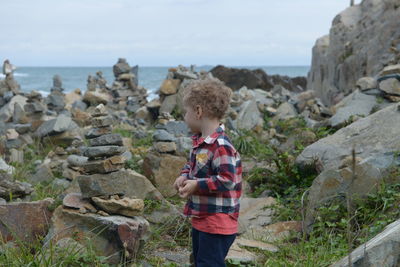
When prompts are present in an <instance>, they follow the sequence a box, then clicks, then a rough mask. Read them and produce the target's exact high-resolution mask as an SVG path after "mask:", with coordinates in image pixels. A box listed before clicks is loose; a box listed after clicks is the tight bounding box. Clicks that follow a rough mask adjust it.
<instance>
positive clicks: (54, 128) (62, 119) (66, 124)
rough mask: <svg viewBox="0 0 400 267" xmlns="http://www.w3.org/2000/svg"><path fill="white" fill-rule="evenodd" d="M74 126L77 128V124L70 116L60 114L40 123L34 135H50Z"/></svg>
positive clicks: (71, 128)
mask: <svg viewBox="0 0 400 267" xmlns="http://www.w3.org/2000/svg"><path fill="white" fill-rule="evenodd" d="M76 128H78V125H77V124H76V123H75V122H74V121H72V119H71V117H68V116H66V115H64V114H61V115H59V116H58V117H57V118H55V119H52V120H48V121H45V122H44V123H43V124H42V125H40V126H39V128H38V129H37V130H36V132H35V135H36V136H38V137H45V136H51V135H56V134H60V133H63V132H65V131H69V130H73V129H76Z"/></svg>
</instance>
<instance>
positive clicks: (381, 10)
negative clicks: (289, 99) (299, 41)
mask: <svg viewBox="0 0 400 267" xmlns="http://www.w3.org/2000/svg"><path fill="white" fill-rule="evenodd" d="M397 4H398V1H397V0H388V1H374V0H364V1H362V2H361V3H360V4H359V5H354V6H351V7H348V8H347V9H345V10H344V11H342V12H341V13H339V14H338V15H337V16H336V17H335V18H334V20H333V22H332V27H331V29H330V31H329V32H330V34H329V35H327V36H324V37H322V38H320V39H318V40H317V42H316V44H315V46H314V48H313V54H312V64H311V69H310V72H309V75H308V80H307V89H309V90H315V92H316V94H317V96H318V97H320V98H321V100H322V101H323V103H324V104H326V105H331V104H335V103H337V102H335V103H334V99H335V98H336V97H337V96H338V95H339V94H340V93H343V94H344V95H347V94H349V93H351V92H352V90H353V89H354V86H355V84H356V82H357V81H358V79H360V78H361V77H365V76H369V77H376V76H377V74H379V72H380V71H381V70H382V68H383V67H384V66H386V65H389V64H394V63H396V62H397V61H398V53H397V54H396V52H393V51H394V50H395V51H396V50H397V51H398V49H399V48H398V38H399V36H400V29H399V27H398V26H399V23H398V15H399V13H398V12H399V11H398V10H397V9H395V8H393V7H394V6H396V5H397ZM381 18H385V19H384V20H382V19H381ZM382 40H385V41H384V42H383V43H382Z"/></svg>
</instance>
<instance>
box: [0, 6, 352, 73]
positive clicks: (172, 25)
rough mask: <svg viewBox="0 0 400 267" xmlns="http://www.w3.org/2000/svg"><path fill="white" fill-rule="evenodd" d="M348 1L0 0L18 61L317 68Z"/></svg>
mask: <svg viewBox="0 0 400 267" xmlns="http://www.w3.org/2000/svg"><path fill="white" fill-rule="evenodd" d="M349 2H350V1H349V0H281V1H273V0H57V1H54V0H35V1H32V0H12V1H10V0H0V6H1V9H2V12H1V16H0V30H1V34H0V60H1V61H3V60H5V59H6V58H8V59H10V61H11V62H12V63H13V64H15V65H17V66H111V65H113V64H114V63H115V62H116V61H117V59H118V58H119V57H124V58H126V59H127V60H128V62H129V63H130V64H131V65H135V64H139V65H141V66H176V65H178V64H183V65H190V64H196V65H197V66H201V65H216V64H224V65H230V66H252V65H253V66H256V65H258V66H288V65H289V66H293V65H310V64H311V49H312V47H313V45H314V43H315V41H316V39H317V38H319V37H321V36H323V35H325V34H328V33H329V28H330V25H331V23H332V20H333V18H334V17H335V16H336V15H337V14H338V13H339V12H341V11H342V10H344V9H345V8H347V7H348V6H349ZM358 2H359V1H358Z"/></svg>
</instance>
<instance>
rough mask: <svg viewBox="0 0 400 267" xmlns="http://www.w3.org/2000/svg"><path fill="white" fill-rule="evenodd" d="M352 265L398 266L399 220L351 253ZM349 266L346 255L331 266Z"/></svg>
mask: <svg viewBox="0 0 400 267" xmlns="http://www.w3.org/2000/svg"><path fill="white" fill-rule="evenodd" d="M351 261H352V266H366V267H367V266H387V267H395V266H399V262H400V220H397V221H395V222H393V223H391V224H389V225H388V226H386V227H385V229H384V230H383V231H382V232H381V233H380V234H378V235H377V236H375V237H374V238H372V239H371V240H369V241H368V242H367V243H365V244H362V245H360V246H359V247H358V248H356V249H355V250H354V251H353V252H352V253H351ZM345 266H349V259H348V256H346V257H344V258H343V259H341V260H340V261H338V262H336V263H334V264H333V265H332V267H345Z"/></svg>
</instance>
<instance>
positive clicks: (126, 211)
mask: <svg viewBox="0 0 400 267" xmlns="http://www.w3.org/2000/svg"><path fill="white" fill-rule="evenodd" d="M92 201H93V202H94V203H95V204H96V206H98V207H99V208H101V209H102V210H104V211H105V212H107V213H109V214H119V215H124V216H127V217H134V216H138V215H140V214H142V213H143V209H144V202H143V199H133V198H128V197H124V198H121V199H112V198H111V199H102V198H99V197H92Z"/></svg>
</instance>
